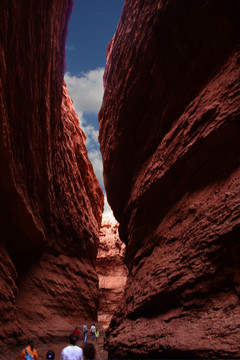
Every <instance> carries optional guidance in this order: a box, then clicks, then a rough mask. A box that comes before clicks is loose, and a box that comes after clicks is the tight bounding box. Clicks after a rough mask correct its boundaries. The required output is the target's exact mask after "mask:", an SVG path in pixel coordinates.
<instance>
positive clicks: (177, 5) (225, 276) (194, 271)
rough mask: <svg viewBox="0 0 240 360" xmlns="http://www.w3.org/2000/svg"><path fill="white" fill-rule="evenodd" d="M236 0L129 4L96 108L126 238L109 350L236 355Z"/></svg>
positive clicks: (239, 72)
mask: <svg viewBox="0 0 240 360" xmlns="http://www.w3.org/2000/svg"><path fill="white" fill-rule="evenodd" d="M239 12H240V4H239V1H234V0H231V1H215V0H203V1H198V0H194V1H187V0H183V1H176V0H156V1H150V0H145V1H138V0H126V1H125V5H124V8H123V12H122V16H121V19H120V22H119V25H118V29H117V31H116V34H115V36H114V38H113V40H112V42H111V43H110V44H109V47H108V50H107V64H106V70H105V75H104V82H105V94H104V100H103V106H102V109H101V111H100V113H99V122H100V135H99V139H100V143H101V152H102V156H103V164H104V178H105V185H106V190H107V195H108V201H109V203H110V205H111V207H112V209H113V212H114V214H115V216H116V218H117V220H118V221H119V223H120V237H121V239H122V240H124V241H125V242H126V244H127V252H126V262H127V266H128V268H129V276H128V280H127V285H126V293H125V301H124V302H122V306H121V308H120V309H118V311H117V314H116V315H115V316H114V319H113V320H112V322H111V324H110V328H109V331H108V336H107V340H106V345H107V348H108V351H109V356H110V357H111V358H160V357H163V358H216V357H217V358H223V357H226V358H239V357H240V349H239V342H240V338H239V336H240V335H239V334H240V332H239V330H240V302H239V296H240V286H239V284H240V273H239V260H240V248H239V233H240V231H239V224H240V218H239V215H240V191H239V190H240V188H239V186H240V183H239V175H240V169H239V164H240V147H239V138H240V137H239V132H240V128H239V116H240V88H239V85H240V51H239V49H240V46H239V45H240V44H239V39H240V25H239V24H240V23H239V18H238V15H237V14H239Z"/></svg>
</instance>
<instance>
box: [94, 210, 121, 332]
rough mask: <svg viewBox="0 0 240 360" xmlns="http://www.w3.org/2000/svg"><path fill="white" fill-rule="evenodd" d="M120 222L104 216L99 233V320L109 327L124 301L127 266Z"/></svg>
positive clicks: (97, 263) (97, 267) (97, 264)
mask: <svg viewBox="0 0 240 360" xmlns="http://www.w3.org/2000/svg"><path fill="white" fill-rule="evenodd" d="M118 226H119V224H118V222H117V221H116V220H115V219H113V218H109V217H103V221H102V225H101V231H100V234H99V241H100V242H99V248H98V254H97V262H96V270H97V274H98V278H99V291H100V296H99V308H98V322H99V323H100V324H101V325H102V326H103V327H104V329H107V328H108V326H109V324H110V322H111V319H112V316H113V314H114V312H115V311H116V310H117V308H118V307H119V304H120V303H121V301H122V298H123V295H124V290H125V285H126V279H127V267H126V265H125V264H124V257H125V244H124V243H123V242H122V241H121V240H120V239H119V234H118Z"/></svg>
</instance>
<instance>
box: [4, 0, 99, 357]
mask: <svg viewBox="0 0 240 360" xmlns="http://www.w3.org/2000/svg"><path fill="white" fill-rule="evenodd" d="M73 5H74V4H73V0H58V1H49V0H39V1H35V0H27V1H26V0H7V1H5V0H4V1H1V3H0V22H1V27H0V118H1V122H0V138H1V139H0V140H1V141H0V166H1V172H0V209H1V213H0V231H1V236H0V248H1V251H0V264H1V265H0V278H1V285H0V290H1V291H0V292H1V303H0V318H1V330H0V353H1V355H2V356H3V355H4V349H5V348H6V347H7V346H8V345H9V344H11V345H13V346H17V345H18V344H22V343H23V342H24V343H25V340H26V337H28V336H31V337H32V338H33V339H34V340H36V341H48V340H49V339H51V341H52V339H53V337H54V339H55V340H57V339H58V338H59V337H61V336H64V337H65V336H66V335H68V334H69V331H71V330H72V328H73V326H76V322H78V321H79V319H82V318H83V317H86V318H89V319H94V320H96V319H97V308H98V301H99V290H98V277H97V274H96V271H95V260H96V255H97V247H98V241H99V239H98V237H99V229H100V225H101V217H102V211H103V193H102V190H101V188H100V185H99V184H98V181H97V179H96V176H95V174H94V172H93V168H92V165H91V163H90V161H89V160H88V156H87V151H86V147H85V140H86V139H85V135H84V134H83V132H82V130H81V129H80V127H79V121H78V118H77V115H76V113H75V111H74V108H73V103H72V100H71V99H70V97H69V95H68V93H67V88H66V85H65V84H64V83H63V75H64V67H65V40H66V35H67V26H68V20H69V17H70V14H71V11H72V9H73ZM4 358H5V357H4Z"/></svg>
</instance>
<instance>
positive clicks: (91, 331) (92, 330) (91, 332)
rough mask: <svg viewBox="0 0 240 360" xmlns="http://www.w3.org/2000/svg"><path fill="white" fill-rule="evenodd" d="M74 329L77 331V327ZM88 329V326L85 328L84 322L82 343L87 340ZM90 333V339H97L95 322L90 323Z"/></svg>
mask: <svg viewBox="0 0 240 360" xmlns="http://www.w3.org/2000/svg"><path fill="white" fill-rule="evenodd" d="M76 329H77V330H78V331H79V329H78V328H76ZM76 329H75V331H76ZM88 331H89V330H88V328H87V325H86V324H84V325H83V337H84V343H86V342H87V337H88ZM79 334H80V331H79ZM90 334H91V335H92V341H93V340H94V339H96V341H98V338H99V331H98V329H97V328H96V326H95V324H92V326H91V327H90Z"/></svg>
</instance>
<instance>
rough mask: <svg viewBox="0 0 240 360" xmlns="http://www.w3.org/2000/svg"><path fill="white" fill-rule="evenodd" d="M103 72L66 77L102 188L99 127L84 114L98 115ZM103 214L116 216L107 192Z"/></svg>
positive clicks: (94, 71)
mask: <svg viewBox="0 0 240 360" xmlns="http://www.w3.org/2000/svg"><path fill="white" fill-rule="evenodd" d="M103 73H104V68H97V69H95V70H90V71H89V72H87V73H83V74H81V75H80V76H72V75H71V74H70V73H66V74H65V77H64V80H65V82H66V84H67V88H68V92H69V95H70V97H71V98H72V100H73V102H74V108H75V111H76V113H77V115H78V117H79V122H80V126H81V128H82V130H83V131H84V133H85V135H86V137H87V140H86V146H87V148H88V157H89V160H90V161H91V163H92V165H93V169H94V172H95V174H96V176H97V178H98V181H99V183H100V185H101V186H102V188H104V183H103V165H102V156H101V153H100V151H99V143H98V129H96V128H95V127H94V126H93V125H92V124H89V123H87V120H86V117H84V116H85V114H86V113H92V114H96V116H97V114H98V112H99V110H100V107H101V103H102V97H103ZM103 216H104V217H106V216H107V217H110V218H114V216H113V212H112V209H111V208H110V206H109V204H108V202H107V197H106V195H105V194H104V213H103Z"/></svg>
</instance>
